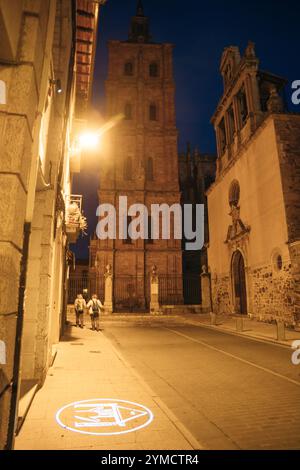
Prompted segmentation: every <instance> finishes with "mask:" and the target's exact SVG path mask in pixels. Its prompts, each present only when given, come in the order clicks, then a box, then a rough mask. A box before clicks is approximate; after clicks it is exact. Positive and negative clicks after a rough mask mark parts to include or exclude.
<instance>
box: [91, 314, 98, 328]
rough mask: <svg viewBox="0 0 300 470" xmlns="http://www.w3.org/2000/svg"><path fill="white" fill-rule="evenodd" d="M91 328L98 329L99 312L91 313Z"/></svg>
mask: <svg viewBox="0 0 300 470" xmlns="http://www.w3.org/2000/svg"><path fill="white" fill-rule="evenodd" d="M91 322H92V330H97V331H99V330H100V323H99V313H92V314H91Z"/></svg>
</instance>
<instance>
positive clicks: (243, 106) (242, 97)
mask: <svg viewBox="0 0 300 470" xmlns="http://www.w3.org/2000/svg"><path fill="white" fill-rule="evenodd" d="M238 101H239V107H240V116H241V121H242V125H243V126H244V125H245V124H246V121H247V118H248V104H247V97H246V92H245V87H242V89H241V90H240V92H239V94H238Z"/></svg>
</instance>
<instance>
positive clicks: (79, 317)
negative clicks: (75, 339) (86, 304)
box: [75, 310, 83, 326]
mask: <svg viewBox="0 0 300 470" xmlns="http://www.w3.org/2000/svg"><path fill="white" fill-rule="evenodd" d="M75 313H76V325H77V326H78V325H80V326H83V311H77V310H76V311H75Z"/></svg>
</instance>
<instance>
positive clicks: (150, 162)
mask: <svg viewBox="0 0 300 470" xmlns="http://www.w3.org/2000/svg"><path fill="white" fill-rule="evenodd" d="M146 178H147V180H148V181H153V179H154V178H153V158H151V157H150V158H148V160H147V168H146Z"/></svg>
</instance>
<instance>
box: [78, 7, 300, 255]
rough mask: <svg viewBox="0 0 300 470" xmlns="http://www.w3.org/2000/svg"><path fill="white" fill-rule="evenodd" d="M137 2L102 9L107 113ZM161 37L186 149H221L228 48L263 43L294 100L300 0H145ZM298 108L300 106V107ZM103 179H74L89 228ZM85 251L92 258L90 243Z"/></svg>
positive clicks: (271, 67) (99, 59)
mask: <svg viewBox="0 0 300 470" xmlns="http://www.w3.org/2000/svg"><path fill="white" fill-rule="evenodd" d="M136 3H137V1H136V0H108V1H107V4H106V5H105V6H104V7H103V8H102V9H101V15H100V23H99V36H98V47H97V54H96V66H95V76H94V89H93V106H94V107H95V108H97V109H98V110H100V112H101V113H104V80H105V79H106V74H107V47H106V43H107V41H108V40H109V39H120V40H126V39H127V37H128V30H129V24H130V18H131V16H133V15H134V13H135V9H136ZM143 4H144V9H145V14H146V15H147V16H149V17H150V20H151V33H152V37H153V41H155V42H171V43H174V44H175V49H174V72H175V80H176V111H177V127H178V129H179V132H180V138H179V150H183V149H184V148H185V145H186V142H187V141H190V142H191V144H192V145H193V146H198V148H199V149H200V151H202V152H210V153H215V138H214V131H213V128H212V126H211V124H210V118H211V116H212V114H213V113H214V110H215V108H216V105H217V103H218V101H219V99H220V97H221V94H222V80H221V76H220V73H219V64H220V59H221V55H222V51H223V49H224V47H226V46H229V45H238V46H240V48H241V52H243V51H244V49H245V47H246V45H247V42H248V40H249V39H250V40H252V41H254V42H255V43H256V53H257V56H258V57H259V58H260V60H261V68H262V69H263V70H268V71H270V72H272V73H275V74H278V75H282V76H283V77H285V78H287V79H288V80H289V85H288V86H287V90H286V96H287V101H288V103H291V86H290V84H291V82H292V81H294V80H300V54H299V42H300V34H299V31H300V2H299V0H298V1H296V0H286V1H285V2H281V1H278V0H261V1H248V2H247V1H242V0H227V1H225V0H215V1H212V0H210V1H199V0H189V1H185V2H184V1H182V0H143ZM290 110H291V111H300V106H299V107H298V109H297V108H295V107H294V108H293V107H292V105H291V104H290ZM97 181H98V178H97V176H96V175H95V174H94V175H88V174H85V173H82V174H81V175H79V176H78V177H76V178H75V180H74V189H73V191H75V192H76V193H79V194H80V193H83V195H84V196H85V204H84V210H85V213H86V215H87V216H88V219H89V222H90V224H89V231H90V232H91V233H92V232H93V230H94V229H95V210H96V206H97V192H96V189H97ZM76 252H77V256H78V257H79V258H83V257H85V256H86V255H87V243H86V242H85V241H84V240H82V241H81V242H80V244H79V246H78V247H77V249H76Z"/></svg>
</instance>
